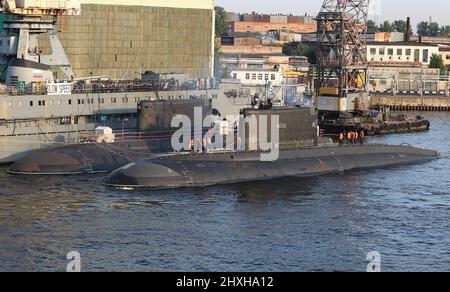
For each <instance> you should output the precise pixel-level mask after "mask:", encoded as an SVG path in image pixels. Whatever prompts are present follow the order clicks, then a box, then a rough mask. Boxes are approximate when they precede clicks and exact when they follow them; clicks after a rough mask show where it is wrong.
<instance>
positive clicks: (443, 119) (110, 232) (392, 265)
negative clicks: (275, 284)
mask: <svg viewBox="0 0 450 292" xmlns="http://www.w3.org/2000/svg"><path fill="white" fill-rule="evenodd" d="M428 115H429V118H430V119H431V120H432V125H433V127H432V130H431V131H429V132H426V133H420V134H405V135H397V136H386V137H380V138H371V141H372V142H373V143H394V144H401V143H409V144H411V145H415V146H419V147H424V148H433V149H437V150H439V151H440V152H441V153H442V158H441V159H439V160H437V161H434V162H431V163H426V164H421V165H416V166H406V167H405V166H402V167H394V168H388V169H376V170H368V171H367V170H365V171H354V172H349V173H346V174H344V175H342V174H340V175H338V174H337V175H328V176H322V177H315V178H286V179H282V180H277V181H270V182H258V183H244V184H237V185H227V186H215V187H209V188H203V189H181V190H164V191H149V190H145V191H135V192H123V191H117V190H112V189H108V188H105V187H103V186H102V185H101V180H102V176H97V175H95V176H78V177H16V176H9V175H8V174H6V173H5V171H4V169H1V170H0V263H1V264H0V270H35V271H36V270H37V271H64V270H65V267H66V265H67V260H66V259H65V257H66V254H67V253H68V252H69V251H72V250H75V251H78V252H80V253H81V255H82V268H83V270H95V271H101V270H106V271H118V270H119V271H120V270H126V271H185V270H195V271H222V270H224V271H233V270H242V271H304V270H314V271H323V270H325V271H364V270H365V268H366V266H367V262H366V261H365V258H366V254H367V253H368V252H369V251H372V250H376V251H379V252H380V253H381V254H382V264H383V269H384V270H411V271H414V270H426V271H430V270H445V271H448V270H450V247H449V246H448V244H447V242H448V241H449V240H450V220H448V219H449V218H448V214H450V212H449V211H450V191H449V190H450V180H449V179H448V178H449V177H450V169H449V157H450V156H449V155H450V131H449V130H448V129H449V126H450V115H449V114H445V113H436V114H428Z"/></svg>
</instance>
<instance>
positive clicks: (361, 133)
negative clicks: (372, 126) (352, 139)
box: [359, 130, 366, 145]
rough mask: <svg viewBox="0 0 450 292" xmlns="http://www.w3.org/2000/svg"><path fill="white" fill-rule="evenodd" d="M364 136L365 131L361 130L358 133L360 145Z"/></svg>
mask: <svg viewBox="0 0 450 292" xmlns="http://www.w3.org/2000/svg"><path fill="white" fill-rule="evenodd" d="M365 136H366V133H364V130H361V132H360V133H359V142H360V143H361V145H364V137H365Z"/></svg>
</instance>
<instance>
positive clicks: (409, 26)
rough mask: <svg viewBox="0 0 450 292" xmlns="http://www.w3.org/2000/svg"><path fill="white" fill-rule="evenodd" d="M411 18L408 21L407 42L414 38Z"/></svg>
mask: <svg viewBox="0 0 450 292" xmlns="http://www.w3.org/2000/svg"><path fill="white" fill-rule="evenodd" d="M412 34H413V33H412V28H411V17H408V18H407V19H406V31H405V41H406V42H410V41H411V37H412Z"/></svg>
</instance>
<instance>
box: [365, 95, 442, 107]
mask: <svg viewBox="0 0 450 292" xmlns="http://www.w3.org/2000/svg"><path fill="white" fill-rule="evenodd" d="M372 105H381V106H386V107H389V108H390V109H391V110H399V111H450V97H449V96H431V95H424V96H419V95H396V96H392V95H375V96H372Z"/></svg>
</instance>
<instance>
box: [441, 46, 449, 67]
mask: <svg viewBox="0 0 450 292" xmlns="http://www.w3.org/2000/svg"><path fill="white" fill-rule="evenodd" d="M439 55H440V56H441V57H442V60H444V64H445V66H447V67H450V47H445V48H439Z"/></svg>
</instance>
